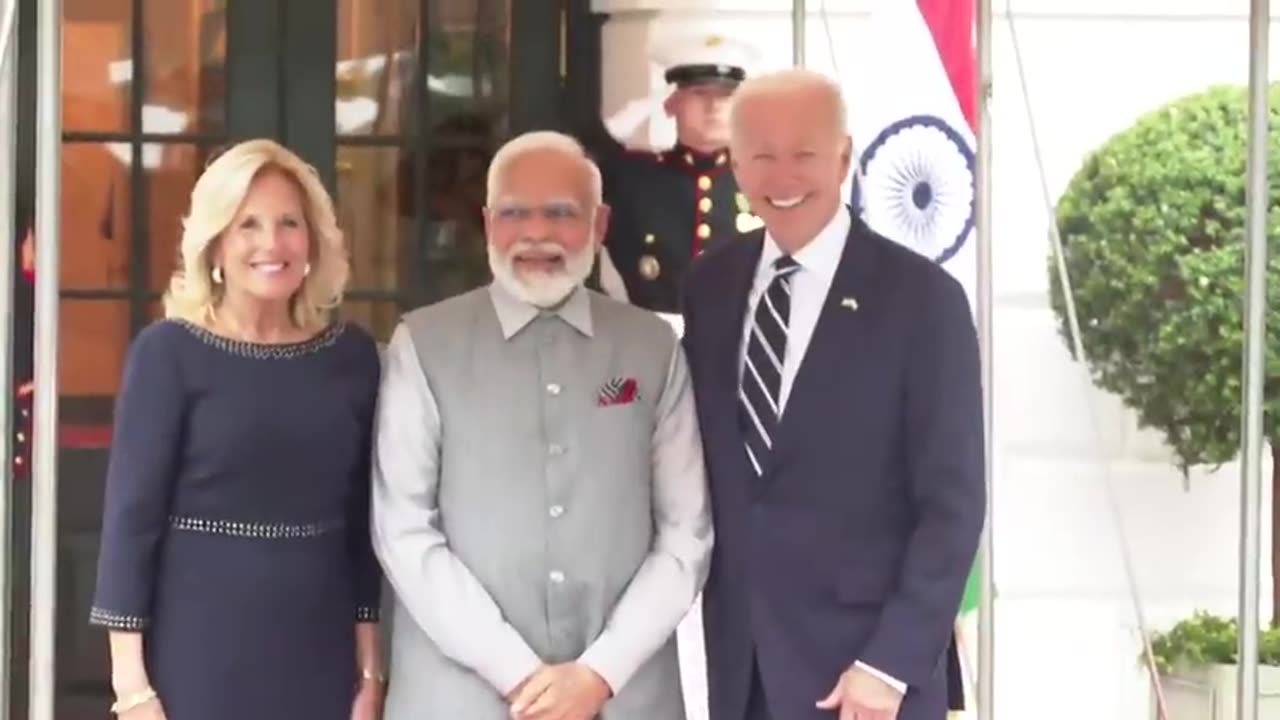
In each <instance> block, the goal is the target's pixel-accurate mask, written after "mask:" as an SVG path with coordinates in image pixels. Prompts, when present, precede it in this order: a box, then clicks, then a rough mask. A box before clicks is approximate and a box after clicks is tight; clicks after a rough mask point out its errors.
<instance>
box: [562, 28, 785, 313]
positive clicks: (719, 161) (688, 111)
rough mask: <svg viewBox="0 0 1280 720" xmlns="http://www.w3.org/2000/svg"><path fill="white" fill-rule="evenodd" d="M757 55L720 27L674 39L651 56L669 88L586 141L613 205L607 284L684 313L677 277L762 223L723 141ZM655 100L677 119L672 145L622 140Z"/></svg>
mask: <svg viewBox="0 0 1280 720" xmlns="http://www.w3.org/2000/svg"><path fill="white" fill-rule="evenodd" d="M757 56H758V52H757V51H756V50H755V48H753V47H751V46H749V45H747V44H745V43H743V42H740V41H738V40H734V39H730V38H725V37H722V36H718V35H687V36H681V37H677V38H674V39H673V40H672V41H670V42H668V43H666V44H663V45H660V46H658V47H657V48H656V49H655V52H654V54H653V58H654V60H655V61H657V62H658V64H659V65H660V66H661V67H665V68H667V70H666V74H665V79H666V81H667V83H668V87H667V88H664V89H663V90H662V91H661V93H660V94H658V95H655V96H652V97H650V98H648V99H645V100H639V101H634V102H633V103H631V104H629V105H628V106H627V107H624V108H623V110H622V111H621V112H619V113H618V114H617V115H615V116H614V117H613V118H611V120H610V121H608V122H605V123H603V127H602V128H600V129H598V131H597V132H596V133H595V137H591V138H587V139H586V142H585V144H586V145H587V146H588V147H589V148H590V149H591V151H592V154H593V156H594V157H595V160H596V162H597V164H598V165H599V166H600V171H601V175H602V177H603V181H604V193H605V200H606V202H607V203H608V204H609V205H610V207H611V208H612V216H611V219H610V221H609V232H608V236H607V238H606V240H605V244H604V250H603V251H602V255H601V259H602V262H601V263H599V265H600V267H599V268H598V271H599V280H598V283H599V285H598V286H599V287H600V288H601V289H603V290H604V291H605V292H607V293H609V294H610V295H612V296H614V297H617V298H620V299H625V300H627V301H629V302H630V303H631V304H633V305H637V306H640V307H644V308H647V309H650V310H654V311H656V312H661V313H675V312H678V310H679V300H680V299H679V288H680V282H681V278H682V277H683V276H684V271H685V268H686V267H687V266H688V264H689V262H690V261H691V260H692V259H693V257H694V256H696V255H697V254H699V253H701V252H702V251H704V250H705V249H707V248H708V247H710V246H712V245H714V244H716V243H720V242H728V241H731V240H732V239H734V238H736V237H738V236H739V235H740V234H741V233H743V232H747V231H750V230H754V229H755V228H757V227H759V226H760V221H759V219H758V218H757V217H756V216H755V215H753V214H752V213H751V208H750V207H749V206H748V205H747V201H746V198H745V197H744V196H743V195H742V194H741V193H740V192H738V185H737V182H735V180H734V177H733V172H732V170H731V168H730V164H729V153H728V149H727V146H728V108H727V105H728V99H729V96H730V94H731V93H732V91H733V90H734V89H735V88H736V87H737V85H738V83H740V82H741V81H742V80H743V79H744V78H745V77H746V67H748V66H750V65H751V64H753V63H754V62H755V61H756V58H757ZM672 87H674V91H673V90H672ZM659 103H660V104H662V105H663V106H664V107H665V110H666V112H667V114H668V115H671V116H673V117H674V118H675V119H676V128H677V142H676V144H675V145H674V146H673V147H671V148H667V149H665V150H658V151H654V150H639V149H632V148H628V147H625V146H624V145H623V144H622V143H621V142H620V141H619V139H618V138H619V137H625V136H626V135H629V134H630V131H631V129H634V126H635V125H637V124H638V123H639V122H642V121H643V120H644V119H645V118H646V117H647V116H648V114H650V113H651V111H652V110H653V106H654V105H656V104H659ZM627 119H630V120H631V122H630V123H628V122H627ZM628 124H630V125H631V126H632V127H631V128H628V127H626V126H627V125H628ZM611 281H612V282H611Z"/></svg>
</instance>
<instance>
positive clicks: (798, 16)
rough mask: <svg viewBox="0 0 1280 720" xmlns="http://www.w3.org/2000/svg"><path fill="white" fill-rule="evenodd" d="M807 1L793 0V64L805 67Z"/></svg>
mask: <svg viewBox="0 0 1280 720" xmlns="http://www.w3.org/2000/svg"><path fill="white" fill-rule="evenodd" d="M804 2H805V0H791V63H792V64H793V65H795V66H796V67H804V31H805V7H804Z"/></svg>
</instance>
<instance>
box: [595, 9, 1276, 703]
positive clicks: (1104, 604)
mask: <svg viewBox="0 0 1280 720" xmlns="http://www.w3.org/2000/svg"><path fill="white" fill-rule="evenodd" d="M995 4H996V6H997V12H998V16H997V19H996V24H995V28H994V67H995V81H994V95H993V99H992V104H991V112H992V117H993V129H992V137H993V148H994V169H993V173H994V180H993V182H994V195H993V199H994V212H995V218H994V225H993V236H994V247H995V249H994V253H995V280H994V283H995V297H996V307H995V310H994V314H995V360H994V363H995V373H996V387H995V398H996V400H995V403H996V404H995V425H996V438H995V442H996V447H997V452H996V455H997V457H996V458H995V474H996V480H995V482H996V487H995V493H996V504H997V510H996V515H995V518H994V526H993V527H994V532H995V538H996V558H997V559H996V583H997V594H998V601H997V630H996V643H997V659H996V713H997V717H998V718H999V719H1000V720H1027V719H1029V718H1035V719H1036V720H1068V719H1071V720H1077V719H1079V718H1086V717H1087V718H1089V719H1090V720H1113V719H1114V720H1122V719H1123V720H1132V719H1135V718H1150V717H1152V711H1151V709H1150V708H1149V703H1148V690H1147V685H1146V682H1147V681H1146V675H1145V673H1144V672H1143V671H1142V669H1141V667H1140V666H1139V664H1138V662H1137V659H1138V653H1139V647H1140V646H1139V644H1138V633H1137V627H1138V624H1137V620H1136V616H1135V612H1134V610H1133V605H1132V602H1131V600H1130V593H1129V590H1128V587H1127V584H1126V581H1125V573H1124V571H1123V560H1122V558H1123V552H1122V548H1124V547H1126V546H1127V548H1128V551H1129V553H1130V556H1131V558H1132V560H1133V563H1134V566H1135V568H1136V581H1137V590H1138V594H1139V596H1140V597H1141V600H1142V609H1143V611H1144V613H1145V615H1146V620H1147V622H1148V624H1149V625H1152V626H1156V627H1161V626H1166V625H1167V624H1169V623H1170V622H1172V621H1174V620H1175V619H1177V618H1178V617H1181V616H1182V615H1184V614H1186V613H1188V612H1190V611H1191V610H1192V609H1194V608H1197V607H1202V608H1206V609H1210V610H1213V611H1216V612H1221V613H1234V612H1235V609H1236V597H1237V580H1236V578H1237V562H1238V561H1237V554H1238V549H1237V531H1238V526H1239V522H1238V516H1239V509H1238V488H1239V469H1238V466H1236V465H1234V464H1233V465H1229V466H1226V467H1224V468H1222V469H1221V470H1220V471H1219V472H1217V473H1211V472H1208V471H1201V472H1196V473H1193V476H1192V477H1191V480H1190V482H1189V484H1188V485H1187V486H1185V487H1184V483H1183V480H1182V478H1181V476H1180V475H1179V474H1178V473H1177V471H1176V470H1175V469H1174V468H1173V467H1172V465H1171V463H1170V462H1169V454H1168V453H1167V451H1166V450H1165V449H1164V448H1163V447H1162V445H1161V443H1160V441H1159V438H1158V437H1153V436H1152V435H1151V434H1149V433H1146V432H1142V431H1139V430H1138V428H1137V427H1136V424H1135V422H1134V419H1133V417H1132V415H1131V414H1130V413H1129V412H1128V411H1126V410H1125V409H1124V408H1123V407H1122V406H1121V405H1120V404H1119V403H1118V402H1117V401H1116V400H1115V399H1114V398H1111V397H1106V396H1103V395H1102V394H1101V393H1099V392H1097V391H1096V390H1094V389H1093V388H1092V386H1091V385H1090V384H1089V381H1088V380H1087V378H1086V377H1085V375H1084V374H1083V372H1082V368H1081V367H1080V366H1078V365H1076V364H1075V363H1073V362H1072V361H1071V360H1070V358H1069V356H1068V354H1067V353H1066V350H1065V346H1064V345H1063V343H1062V341H1061V340H1060V338H1059V337H1058V336H1057V329H1056V323H1055V320H1054V318H1053V316H1052V314H1051V312H1050V311H1049V309H1048V298H1047V287H1048V284H1047V275H1046V272H1047V257H1048V248H1049V243H1048V234H1047V229H1048V217H1049V214H1048V212H1047V210H1046V208H1045V206H1044V201H1043V196H1042V194H1041V186H1040V169H1039V168H1038V167H1037V164H1036V161H1035V153H1034V148H1033V144H1032V138H1031V128H1032V126H1033V125H1034V128H1035V131H1036V133H1037V135H1038V137H1039V140H1040V143H1041V148H1040V151H1041V153H1042V157H1043V161H1044V173H1045V177H1046V181H1047V184H1048V190H1049V194H1050V196H1051V197H1052V198H1055V199H1056V197H1057V196H1058V194H1059V193H1060V192H1061V191H1062V189H1063V188H1064V186H1065V185H1066V183H1067V181H1068V180H1069V178H1070V176H1071V174H1072V173H1074V172H1075V171H1076V169H1077V168H1078V166H1079V164H1080V162H1081V160H1082V158H1083V156H1084V155H1085V154H1086V153H1087V152H1089V151H1090V150H1092V149H1093V148H1094V147H1096V146H1097V145H1098V144H1100V143H1101V142H1103V141H1104V140H1105V139H1106V138H1107V137H1109V136H1110V135H1111V134H1112V133H1114V132H1116V131H1118V130H1121V129H1123V128H1124V127H1126V126H1128V125H1129V124H1130V123H1132V122H1133V120H1134V119H1135V118H1136V117H1137V116H1138V115H1139V114H1141V113H1143V112H1145V111H1147V110H1150V109H1153V108H1154V107H1156V106H1158V105H1160V104H1162V103H1164V102H1166V101H1168V100H1171V99H1173V98H1175V97H1178V96H1180V95H1183V94H1186V93H1191V92H1196V91H1198V90H1200V89H1202V88H1203V87H1205V86H1206V85H1209V84H1211V83H1223V82H1230V83H1241V84H1243V83H1245V82H1246V81H1247V77H1248V50H1247V48H1248V26H1247V12H1248V3H1247V2H1246V0H1016V1H1015V2H1014V3H1013V8H1014V14H1013V16H1012V21H1011V19H1010V16H1008V15H1006V14H1005V12H1004V10H1005V7H1006V4H1005V3H1004V2H996V3H995ZM595 5H596V6H597V9H598V10H601V11H605V10H612V11H614V12H615V13H616V14H615V15H614V16H613V17H612V19H611V20H610V21H609V22H608V23H607V24H606V26H605V31H604V48H605V58H604V59H603V67H604V88H603V90H604V111H605V112H606V113H607V112H610V111H612V110H615V109H617V108H618V107H620V106H621V105H622V103H624V102H625V101H627V100H629V99H634V98H638V97H641V96H644V95H646V94H648V93H649V92H651V91H653V90H656V89H658V88H659V86H660V83H661V75H660V72H659V70H658V69H657V68H651V67H647V66H646V65H645V60H644V50H645V43H646V42H647V38H648V37H649V36H650V35H652V34H659V33H661V32H663V30H664V28H668V27H670V23H672V22H680V23H682V24H683V23H685V22H697V23H699V24H707V25H709V26H711V27H714V28H716V29H717V30H718V31H720V32H724V33H741V34H742V35H743V36H745V37H748V38H750V39H751V40H753V41H754V42H756V43H758V44H760V45H762V46H763V47H764V49H765V51H766V53H767V56H768V57H767V59H766V65H767V66H775V67H776V66H785V65H790V64H791V46H790V42H791V33H790V25H789V21H790V11H789V4H788V3H785V2H778V1H776V0H757V1H756V2H750V1H749V0H738V1H736V2H733V1H729V0H721V1H720V2H717V1H716V0H666V1H665V2H663V1H660V0H613V1H609V0H596V3H595ZM823 5H825V13H822V12H819V9H820V8H821V7H822V6H823ZM808 7H809V9H810V11H811V13H810V18H809V28H808V31H807V43H808V64H809V65H810V66H811V67H814V68H817V69H820V70H823V71H826V72H829V73H832V74H833V75H835V76H836V77H838V78H839V79H840V80H841V82H842V84H843V85H844V87H845V88H846V92H847V93H848V99H849V101H850V104H851V111H852V112H853V113H857V108H858V103H859V84H860V78H865V77H867V74H868V73H872V72H877V71H883V70H882V69H883V68H885V67H890V63H892V62H893V59H892V58H878V59H876V62H875V64H872V63H870V62H868V61H866V60H860V59H859V58H858V57H857V48H858V47H859V43H860V42H861V41H862V40H863V39H865V38H866V37H867V33H868V32H870V31H871V29H870V28H869V26H868V16H867V14H866V5H865V2H862V1H861V0H826V2H825V3H824V2H822V0H809V2H808ZM1274 27H1275V26H1274V25H1273V33H1274V32H1275V31H1274ZM828 29H829V30H830V35H831V37H832V38H833V39H834V42H835V44H836V46H837V48H839V49H840V52H841V53H842V55H841V56H840V57H839V58H838V60H839V62H838V63H836V64H835V65H834V66H833V63H832V55H831V52H830V50H829V47H830V46H829V43H828ZM1014 30H1016V33H1017V40H1018V45H1019V47H1020V50H1021V53H1022V57H1021V62H1022V71H1023V72H1025V77H1026V82H1027V85H1028V86H1029V88H1030V97H1024V95H1023V93H1022V90H1021V80H1020V76H1019V63H1018V58H1017V57H1016V55H1015V51H1014V43H1013V34H1012V32H1011V31H1014ZM835 68H838V70H837V69H835ZM1278 71H1280V61H1277V60H1275V59H1273V60H1272V63H1271V72H1272V75H1273V76H1278V75H1277V73H1278ZM1028 113H1029V115H1028ZM671 137H672V132H671V129H670V127H669V126H667V125H666V124H665V123H655V124H654V125H653V126H651V127H650V128H648V133H647V134H641V135H639V136H638V137H637V138H635V139H636V140H639V141H643V140H646V139H647V140H650V141H652V142H654V143H656V144H662V143H665V142H669V141H670V140H671ZM1264 472H1269V467H1268V468H1264ZM1108 488H1111V489H1112V491H1113V492H1114V497H1115V500H1116V506H1117V507H1118V516H1119V518H1120V520H1121V523H1120V525H1118V524H1117V523H1116V522H1115V521H1114V519H1113V516H1112V514H1111V506H1110V505H1109V503H1108V499H1107V498H1108ZM1269 502H1270V501H1269V494H1268V495H1267V497H1264V501H1263V507H1268V506H1269ZM1263 524H1264V528H1263V535H1264V536H1263V546H1264V548H1265V547H1267V546H1268V544H1269V542H1270V540H1269V537H1270V530H1269V527H1268V518H1266V517H1264V518H1263ZM1120 526H1122V527H1123V531H1124V533H1125V534H1126V535H1127V543H1126V544H1122V543H1121V541H1120V539H1119V537H1118V534H1117V530H1118V527H1120ZM1263 574H1264V582H1263V587H1262V589H1261V593H1262V598H1263V616H1264V618H1266V617H1269V614H1270V607H1269V606H1270V602H1269V597H1270V577H1269V568H1268V567H1267V566H1266V565H1265V564H1264V566H1263ZM686 631H687V632H688V630H687V629H686ZM972 639H973V638H971V640H972ZM691 661H692V660H691ZM694 674H695V678H694V685H695V687H696V685H697V682H698V679H697V678H696V671H695V673H694ZM691 717H701V714H700V713H699V712H694V713H691Z"/></svg>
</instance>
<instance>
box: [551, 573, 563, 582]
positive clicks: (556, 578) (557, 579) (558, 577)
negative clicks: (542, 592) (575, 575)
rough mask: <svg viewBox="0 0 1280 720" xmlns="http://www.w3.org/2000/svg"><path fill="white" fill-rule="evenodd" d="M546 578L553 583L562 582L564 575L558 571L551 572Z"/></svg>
mask: <svg viewBox="0 0 1280 720" xmlns="http://www.w3.org/2000/svg"><path fill="white" fill-rule="evenodd" d="M548 577H550V578H551V582H553V583H562V582H564V573H562V572H560V571H559V570H552V571H551V574H550V575H549V576H548Z"/></svg>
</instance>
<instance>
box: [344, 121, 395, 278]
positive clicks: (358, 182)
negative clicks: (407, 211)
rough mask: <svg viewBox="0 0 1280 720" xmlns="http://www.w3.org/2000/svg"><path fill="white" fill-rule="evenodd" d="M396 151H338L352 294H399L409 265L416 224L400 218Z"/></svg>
mask: <svg viewBox="0 0 1280 720" xmlns="http://www.w3.org/2000/svg"><path fill="white" fill-rule="evenodd" d="M400 155H401V152H400V149H399V148H398V147H394V146H392V147H360V146H339V147H338V149H337V170H338V172H337V176H338V188H337V190H338V192H337V210H338V224H339V225H340V226H341V227H342V230H343V232H344V233H345V234H346V238H347V245H348V246H349V247H350V249H351V280H350V283H349V285H348V287H350V288H351V289H353V290H395V289H396V288H399V287H401V286H402V285H403V284H404V283H405V282H406V281H407V278H403V277H401V270H402V269H403V270H408V269H409V266H410V265H411V264H412V263H411V254H410V253H409V252H408V251H409V250H410V249H411V241H412V237H413V235H412V229H413V221H412V218H411V217H409V216H406V215H401V213H400V212H399V207H398V203H397V200H398V199H399V197H400V187H399V177H398V175H397V173H396V166H397V163H398V162H399V160H400Z"/></svg>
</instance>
